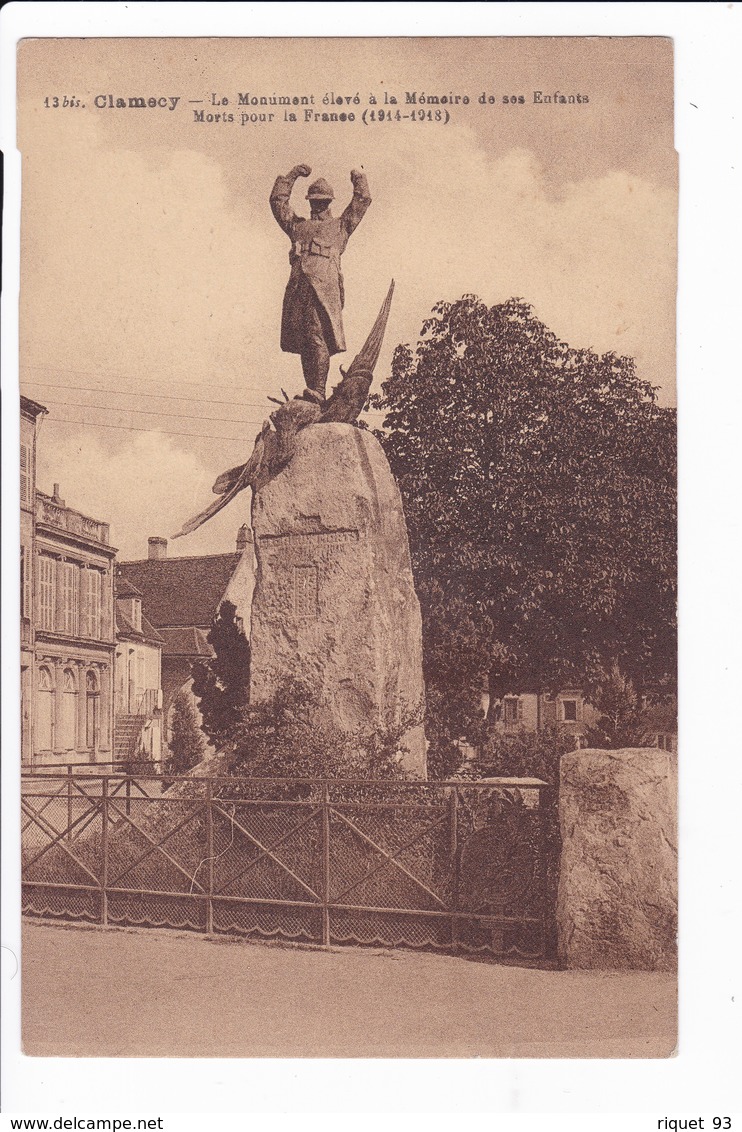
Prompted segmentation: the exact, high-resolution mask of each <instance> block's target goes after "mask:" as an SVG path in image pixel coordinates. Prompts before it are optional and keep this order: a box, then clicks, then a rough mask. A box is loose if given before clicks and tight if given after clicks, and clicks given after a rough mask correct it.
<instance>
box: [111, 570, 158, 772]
mask: <svg viewBox="0 0 742 1132" xmlns="http://www.w3.org/2000/svg"><path fill="white" fill-rule="evenodd" d="M114 586H115V595H116V659H115V664H114V743H115V754H116V760H117V762H152V763H154V764H157V763H159V762H160V760H161V758H162V680H161V672H162V645H163V641H162V637H161V636H160V634H159V633H158V632H157V630H156V629H155V628H154V626H153V625H151V624H150V622H149V621H148V619H147V617H146V616H145V613H144V611H143V609H142V595H141V593H140V592H139V590H138V589H137V588H136V586H134V585H132V583H131V582H130V581H129V580H128V578H126V577H124V576H123V575H122V574H120V573H117V575H116V578H115V582H114Z"/></svg>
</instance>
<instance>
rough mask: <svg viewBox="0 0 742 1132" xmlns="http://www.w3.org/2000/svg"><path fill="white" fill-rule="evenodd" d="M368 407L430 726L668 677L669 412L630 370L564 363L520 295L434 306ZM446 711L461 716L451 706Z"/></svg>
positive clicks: (627, 364)
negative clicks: (531, 696) (398, 532)
mask: <svg viewBox="0 0 742 1132" xmlns="http://www.w3.org/2000/svg"><path fill="white" fill-rule="evenodd" d="M371 405H372V407H374V408H376V409H380V410H383V411H384V412H385V418H384V427H383V429H382V430H380V431H377V433H376V435H377V436H378V438H379V440H380V441H381V443H382V445H383V447H384V449H385V451H386V454H387V456H388V458H389V461H390V464H391V467H392V470H393V472H394V475H395V477H396V479H397V482H398V484H399V486H400V490H401V492H402V497H403V501H404V506H405V515H406V518H407V525H408V530H409V535H410V549H411V553H412V560H413V570H414V574H415V580H416V587H417V592H418V595H419V597H420V602H421V606H422V612H423V637H424V663H425V678H426V686H427V689H428V698H429V703H430V705H431V706H432V708H433V709H434V710H435V712H436V713H437V716H436V718H435V719H433V718H431V712H430V711H429V713H428V720H427V721H426V728H427V730H428V733H429V734H430V735H431V737H434V738H435V740H436V742H442V743H443V745H444V746H445V745H446V744H448V745H449V746H450V742H451V741H452V739H454V738H460V737H462V736H463V735H464V734H466V733H468V732H469V731H471V730H473V729H474V728H475V725H476V715H477V706H476V705H477V704H478V700H479V695H480V692H481V690H482V687H483V686H486V685H489V691H490V695H491V697H492V698H493V699H494V698H499V697H501V696H502V695H503V694H504V693H505V692H507V691H508V690H514V689H517V688H523V687H529V688H533V689H534V690H538V689H539V688H541V689H556V687H558V686H559V685H562V686H563V685H564V684H567V683H580V684H582V683H584V682H586V681H592V682H597V681H598V680H599V679H600V678H601V676H603V675H604V674H605V673H606V672H608V671H610V669H611V666H612V665H613V664H614V663H618V664H620V665H621V668H622V670H623V671H624V672H626V673H627V675H628V676H629V677H630V678H631V680H632V681H633V682H634V684H635V686H636V687H637V689H639V690H640V691H641V690H642V689H643V688H644V687H645V686H647V685H653V684H657V683H659V682H663V681H664V682H666V683H668V684H671V683H672V681H673V679H674V672H675V414H674V412H673V411H672V410H671V409H667V408H662V407H660V406H659V405H658V404H657V402H656V397H655V390H654V388H653V387H652V386H651V385H650V384H649V383H648V382H646V381H643V380H641V379H640V378H639V377H638V376H637V374H636V370H635V366H634V362H633V360H632V359H631V358H625V357H617V356H616V355H614V354H605V355H602V356H600V355H598V354H596V353H594V352H593V351H592V350H575V349H571V348H570V347H569V346H568V345H567V344H565V343H564V342H560V341H559V339H558V338H557V337H556V336H555V335H554V334H553V333H552V332H551V331H550V330H548V329H547V327H546V326H545V325H544V324H543V323H542V322H541V321H539V319H538V318H537V317H536V316H535V314H534V312H533V310H532V308H531V307H530V306H529V305H528V304H527V303H525V302H523V301H521V300H518V299H511V300H509V301H508V302H506V303H502V304H500V305H497V306H493V307H487V306H486V305H485V304H484V303H482V302H481V301H480V300H478V299H477V298H476V297H475V296H473V295H465V296H463V298H461V299H459V300H458V301H457V302H454V303H444V302H442V303H439V304H437V306H436V307H435V308H434V310H433V314H432V317H431V318H429V319H427V320H426V321H425V323H424V324H423V327H422V334H421V340H420V342H419V343H418V345H417V347H416V349H414V350H413V349H411V348H410V347H409V346H399V347H398V348H397V350H396V351H395V354H394V358H393V362H392V372H391V375H390V377H389V380H388V381H386V382H385V383H384V384H383V385H382V393H381V395H377V396H375V397H373V398H372V399H371ZM456 700H458V703H459V705H460V708H459V709H458V711H457V710H456V708H455V706H454V705H455V702H456Z"/></svg>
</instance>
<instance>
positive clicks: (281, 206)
mask: <svg viewBox="0 0 742 1132" xmlns="http://www.w3.org/2000/svg"><path fill="white" fill-rule="evenodd" d="M293 187H294V182H293V180H291V179H289V178H288V177H278V178H277V180H276V183H275V185H274V186H273V191H272V192H271V196H270V205H271V210H272V212H273V215H274V216H275V218H276V220H277V221H278V223H279V224H280V226H281V228H283V230H284V232H285V233H286V235H287V236H288V238H289V239H290V240H291V250H290V251H289V263H290V264H291V275H290V276H289V281H288V284H287V286H286V293H285V295H284V299H283V314H282V318H281V349H282V350H285V351H286V352H287V353H289V354H301V353H302V349H303V346H304V335H303V328H304V326H305V325H306V313H307V311H306V307H307V303H308V302H311V301H313V300H314V298H316V299H317V300H318V301H319V304H320V306H321V308H322V311H323V313H324V316H325V317H324V318H323V319H322V325H323V328H324V332H325V335H326V337H327V348H328V350H329V352H330V354H338V353H341V352H342V351H343V350H345V349H346V345H345V335H344V333H343V318H342V312H343V305H344V302H345V295H344V291H343V276H342V271H341V266H340V257H341V255H342V254H343V252H344V251H345V248H346V245H347V243H348V240H349V238H350V236H351V234H352V233H353V232H354V231H355V229H356V228H357V227H358V225H359V224H360V222H361V220H362V219H363V217H364V215H365V213H366V209H367V208H368V206H369V205H370V203H371V197H370V195H369V191H368V182H367V180H366V178H365V177H364V176H363V175H361V176H360V177H357V178H356V182H355V184H354V186H353V199H352V200H351V202H350V204H349V205H348V207H347V208H346V209H345V211H344V212H343V214H342V216H339V217H334V216H331V215H330V214H329V210H328V212H327V213H325V216H324V217H323V218H322V219H316V220H312V219H307V218H305V217H302V216H297V215H296V213H295V212H294V210H293V209H292V208H291V205H290V204H289V197H290V196H291V190H292V189H293Z"/></svg>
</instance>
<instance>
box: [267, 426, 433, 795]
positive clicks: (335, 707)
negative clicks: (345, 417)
mask: <svg viewBox="0 0 742 1132" xmlns="http://www.w3.org/2000/svg"><path fill="white" fill-rule="evenodd" d="M252 525H253V532H254V536H255V554H256V558H257V578H256V584H255V592H254V595H253V605H252V619H251V641H250V644H251V686H250V697H251V700H252V701H253V702H255V703H259V702H264V701H265V700H267V699H270V698H271V696H272V695H273V694H274V693H275V692H276V691H277V690H278V689H279V688H280V686H281V684H282V683H283V682H284V681H285V680H286V678H287V677H298V678H301V679H302V680H303V681H304V682H305V683H306V684H307V685H308V686H309V687H310V688H311V689H312V691H313V692H314V694H315V695H316V697H317V700H318V702H319V703H320V704H321V705H323V706H324V708H325V709H326V711H327V712H328V714H329V720H331V721H332V722H333V723H334V724H335V725H336V726H338V727H339V728H340V729H342V730H343V731H346V732H352V731H354V730H356V729H365V728H370V727H373V728H376V727H381V728H391V727H396V726H398V725H399V724H400V722H401V721H403V720H405V719H410V718H412V716H415V717H416V719H417V720H418V721H419V722H417V723H415V724H414V725H413V726H411V727H410V728H409V730H408V731H407V732H406V734H405V735H404V738H403V746H404V747H406V748H407V754H406V755H405V756H404V758H403V765H404V768H405V770H406V771H407V773H408V774H410V775H412V776H421V777H424V776H425V773H426V767H425V737H424V733H423V727H422V711H423V705H424V686H423V676H422V643H421V622H420V606H419V603H418V600H417V595H416V594H415V589H414V585H413V580H412V570H411V567H410V554H409V546H408V541H407V527H406V525H405V519H404V513H403V510H402V500H401V498H400V494H399V490H398V488H397V485H396V483H395V482H394V478H393V476H392V474H391V471H390V469H389V465H388V463H387V460H386V457H385V456H384V453H383V451H382V449H381V446H380V444H379V443H378V441H377V440H376V439H375V437H374V436H372V435H371V433H369V432H366V431H365V430H362V429H358V428H356V427H355V426H353V425H349V424H319V425H311V426H309V427H308V428H305V429H303V430H302V431H301V432H300V433H299V434H298V436H297V448H296V452H295V454H294V456H293V458H292V459H291V462H290V464H289V465H288V467H287V468H285V469H284V470H283V471H282V472H280V473H279V474H278V475H277V476H276V477H275V479H273V480H272V481H271V482H270V483H268V484H266V485H265V486H264V487H263V488H261V489H260V490H259V491H256V492H255V493H254V497H253V508H252Z"/></svg>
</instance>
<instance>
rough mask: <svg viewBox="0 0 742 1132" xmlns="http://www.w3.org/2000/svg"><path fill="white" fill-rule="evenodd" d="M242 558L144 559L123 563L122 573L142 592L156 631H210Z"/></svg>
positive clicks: (144, 603)
mask: <svg viewBox="0 0 742 1132" xmlns="http://www.w3.org/2000/svg"><path fill="white" fill-rule="evenodd" d="M241 557H242V555H241V554H237V553H234V554H205V555H204V554H201V555H194V556H193V557H188V558H144V559H141V560H140V561H136V562H122V563H121V564H120V567H119V570H120V572H121V574H123V575H125V576H126V579H127V580H128V581H129V582H131V583H132V584H133V585H134V586H135V587H136V588H137V589H138V590H139V591H140V593H141V595H142V605H143V607H144V608H145V609H146V610H147V616H148V617H149V619H150V620H151V622H152V624H153V625H155V626H156V628H157V629H162V628H186V627H196V628H199V629H206V630H208V629H210V628H211V623H212V621H213V620H214V615H215V613H216V612H217V608H218V606H219V602H220V601H221V600H222V598H223V597H224V593H225V591H226V589H227V586H228V584H229V581H230V579H231V577H232V575H233V574H234V572H235V570H236V569H237V564H238V563H239V561H240V558H241ZM208 647H209V646H208V645H207V646H206V648H207V649H208ZM209 652H210V650H209ZM206 655H208V653H207V654H206Z"/></svg>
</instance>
